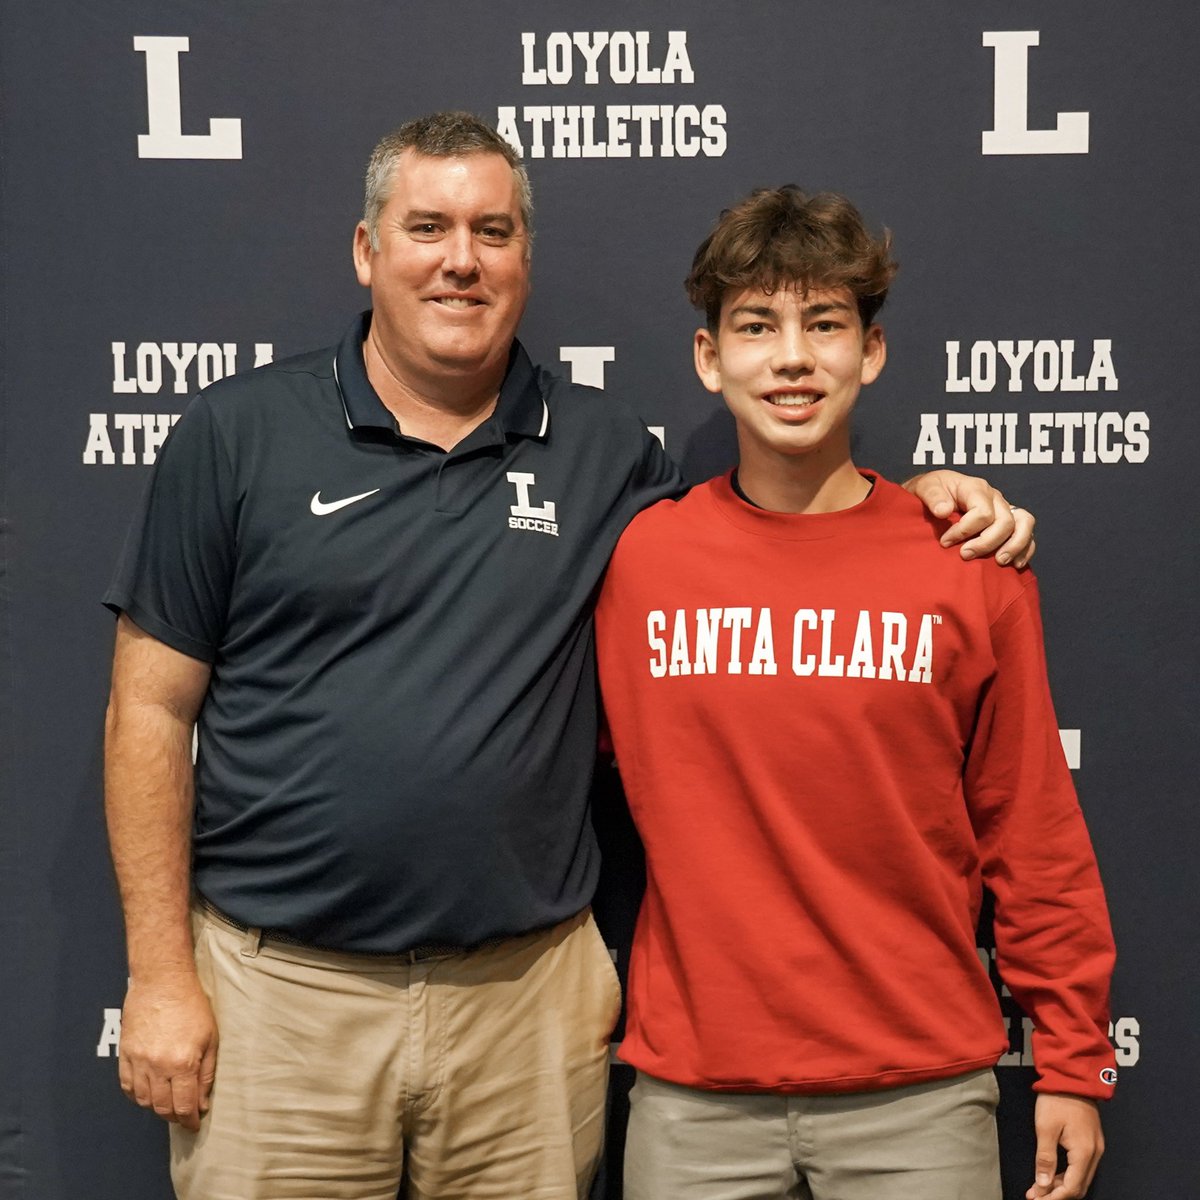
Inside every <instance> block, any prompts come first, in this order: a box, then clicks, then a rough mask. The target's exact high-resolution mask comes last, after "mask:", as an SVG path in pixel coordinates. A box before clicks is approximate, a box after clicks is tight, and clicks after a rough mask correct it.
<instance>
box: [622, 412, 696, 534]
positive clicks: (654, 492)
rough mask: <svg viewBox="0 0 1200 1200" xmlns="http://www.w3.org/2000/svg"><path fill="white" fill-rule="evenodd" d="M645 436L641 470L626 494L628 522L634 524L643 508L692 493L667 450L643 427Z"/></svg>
mask: <svg viewBox="0 0 1200 1200" xmlns="http://www.w3.org/2000/svg"><path fill="white" fill-rule="evenodd" d="M641 434H642V444H641V449H640V455H639V458H638V462H637V466H636V468H635V469H634V471H633V473H632V474H631V475H630V477H629V483H628V485H627V487H626V490H625V497H624V499H625V508H626V512H625V519H626V521H631V520H632V519H633V518H634V517H635V516H637V514H638V513H640V512H641V511H642V509H643V508H649V507H650V505H651V504H656V503H657V502H658V501H659V500H665V499H666V498H667V497H679V496H682V495H683V494H684V492H686V491H687V490H688V489H687V485H686V484H685V483H684V482H683V473H682V472H681V471H680V470H679V468H678V467H677V466H676V465H675V460H674V459H672V458H671V457H670V455H668V454H667V452H666V451H665V450H664V449H663V446H662V442H660V441H659V440H658V438H656V437H655V436H654V434H652V433H651V432H650V430H648V429H647V428H645V426H642V427H641Z"/></svg>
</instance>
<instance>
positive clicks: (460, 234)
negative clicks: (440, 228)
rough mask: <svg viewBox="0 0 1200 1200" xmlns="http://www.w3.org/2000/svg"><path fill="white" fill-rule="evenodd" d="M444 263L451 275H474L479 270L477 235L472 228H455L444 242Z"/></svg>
mask: <svg viewBox="0 0 1200 1200" xmlns="http://www.w3.org/2000/svg"><path fill="white" fill-rule="evenodd" d="M442 249H443V252H444V257H443V260H442V265H443V266H444V268H445V269H446V271H447V272H448V273H449V274H451V275H459V276H463V275H474V274H475V273H476V272H477V271H478V270H479V254H478V251H477V249H476V246H475V235H474V233H473V232H472V231H471V230H470V229H466V228H454V229H452V230H450V232H449V233H448V234H447V235H446V239H445V241H444V242H443V243H442Z"/></svg>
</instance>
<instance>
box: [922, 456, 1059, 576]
mask: <svg viewBox="0 0 1200 1200" xmlns="http://www.w3.org/2000/svg"><path fill="white" fill-rule="evenodd" d="M904 487H905V488H906V489H907V490H908V491H910V492H912V494H913V495H914V496H916V497H917V498H918V499H919V500H920V501H921V502H922V503H923V504H924V505H925V507H926V508H927V509H929V511H930V512H931V513H933V515H934V516H935V517H942V518H946V519H948V518H950V517H953V515H954V514H955V513H956V512H957V513H961V514H962V516H961V517H960V518H959V519H958V521H957V522H956V523H955V524H954V525H952V526H951V527H950V528H949V529H947V530H946V532H945V534H944V535H943V537H942V545H943V546H955V545H959V546H960V547H961V548H960V550H959V553H960V554H961V555H962V556H963V558H966V559H971V558H986V557H987V556H988V555H989V554H995V556H996V561H997V562H998V563H999V564H1000V565H1001V566H1002V567H1007V566H1008V565H1009V564H1011V565H1012V566H1014V567H1024V566H1027V565H1028V563H1029V560H1030V559H1031V558H1033V556H1034V553H1035V552H1036V550H1037V543H1036V542H1035V541H1034V540H1033V527H1034V525H1035V524H1036V523H1037V522H1036V518H1035V517H1034V515H1033V513H1031V512H1029V511H1028V510H1027V509H1024V508H1013V507H1012V505H1010V504H1009V503H1008V501H1007V500H1005V498H1004V496H1003V495H1002V494H1001V493H1000V492H999V491H998V490H997V489H996V488H994V487H992V485H991V484H990V483H988V481H987V480H986V479H978V478H976V477H975V476H974V475H963V474H960V473H959V472H958V471H927V472H926V473H925V474H924V475H916V476H914V477H913V478H912V479H910V480H908V481H907V482H906V483H905V484H904Z"/></svg>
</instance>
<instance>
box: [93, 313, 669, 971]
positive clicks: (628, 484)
mask: <svg viewBox="0 0 1200 1200" xmlns="http://www.w3.org/2000/svg"><path fill="white" fill-rule="evenodd" d="M369 319H370V314H364V316H363V317H362V318H360V319H359V321H357V322H356V323H355V324H354V326H353V327H352V328H351V329H350V330H349V331H348V333H347V334H346V336H345V338H344V339H343V340H342V342H341V344H340V345H339V346H338V347H336V348H332V349H328V350H323V351H319V352H316V353H312V354H307V355H302V356H300V357H297V358H293V359H289V360H286V361H283V362H280V363H276V364H272V365H270V366H266V367H261V368H259V369H257V370H255V371H252V372H249V373H247V374H244V375H238V376H233V377H231V378H228V379H225V380H222V381H220V382H218V383H215V384H213V385H212V386H211V387H209V388H207V389H205V390H204V391H203V392H201V393H200V394H198V395H197V396H196V397H195V398H194V399H193V400H192V401H191V402H190V404H189V405H188V407H187V410H186V412H185V413H184V415H183V417H182V418H181V420H180V421H179V423H178V424H177V425H176V427H175V429H174V430H173V431H172V433H171V435H170V436H169V437H168V439H167V441H166V444H165V445H164V447H163V449H162V451H161V452H160V454H159V458H158V462H157V464H156V466H155V469H154V473H153V476H152V478H151V480H150V484H149V488H148V491H147V494H146V498H145V500H144V502H143V507H142V510H141V512H140V514H139V515H138V517H137V519H136V520H135V522H134V524H133V527H132V529H131V531H130V535H129V539H128V542H127V544H126V547H125V553H124V556H123V558H122V562H121V566H120V568H119V571H118V575H117V578H116V581H115V582H114V584H113V586H112V587H111V588H110V590H109V591H108V593H107V594H106V595H105V598H104V599H105V603H106V604H107V605H108V606H109V607H110V608H112V609H114V610H115V611H122V612H125V613H127V614H128V615H129V617H130V618H131V619H132V620H133V621H134V622H135V623H136V624H137V625H139V626H140V627H141V628H142V629H144V630H145V631H146V632H147V633H149V634H151V635H152V636H154V637H155V638H158V639H159V640H160V641H162V642H165V643H166V644H168V645H170V646H173V647H174V648H175V649H177V650H180V651H182V652H183V653H184V654H188V655H191V656H193V657H195V658H199V659H202V660H204V661H205V662H208V663H211V665H212V676H211V682H210V685H209V690H208V694H207V696H206V697H205V700H204V704H203V707H202V710H201V713H200V718H199V757H198V761H197V766H196V811H195V828H194V875H195V884H196V887H197V889H198V890H199V892H200V893H201V894H202V895H203V896H205V897H207V898H208V899H209V900H210V901H212V903H213V904H215V905H216V906H217V907H218V908H220V909H221V910H222V911H224V912H225V913H227V914H228V915H229V916H231V917H233V918H234V919H235V920H238V921H241V922H243V923H245V924H248V925H261V926H264V927H266V928H271V929H277V930H281V931H286V932H287V933H289V934H291V935H293V936H295V937H297V938H300V939H302V940H303V941H305V942H308V943H311V944H313V945H317V946H326V947H332V948H338V949H345V950H354V951H365V952H394V951H399V950H403V949H406V948H409V947H413V946H417V945H421V944H423V943H429V942H444V943H453V944H457V945H471V944H473V943H476V942H479V941H482V940H484V939H486V938H489V937H494V936H498V935H510V934H519V933H524V932H526V931H529V930H532V929H537V928H541V927H544V926H547V925H551V924H554V923H555V922H557V921H559V920H562V919H564V918H566V917H568V916H570V915H571V914H573V913H575V912H578V911H579V910H580V909H581V908H583V907H584V906H585V905H586V904H587V903H588V901H589V900H590V898H591V895H592V891H593V889H594V886H595V881H596V875H597V870H598V853H597V849H596V845H595V841H594V838H593V835H592V831H591V826H590V822H589V821H588V819H587V817H588V814H587V797H588V789H589V783H590V777H591V768H592V762H593V757H594V751H595V739H596V698H595V679H594V662H593V644H592V638H593V634H592V605H593V601H594V596H595V591H596V588H597V585H598V583H599V581H600V577H601V575H602V573H603V571H604V568H605V565H606V564H607V562H608V557H609V554H610V553H611V551H612V548H613V546H614V545H615V543H616V540H617V537H618V536H619V535H620V533H621V531H622V530H623V529H624V527H625V525H626V524H627V522H628V521H629V520H630V518H631V517H632V516H633V515H634V514H635V513H636V512H637V511H638V510H639V509H641V508H643V507H645V506H646V505H647V504H650V503H652V502H653V501H655V500H657V499H660V498H662V497H663V496H667V495H672V494H677V493H678V492H679V491H680V490H681V483H680V477H679V474H678V472H677V470H676V468H675V467H674V465H673V464H672V463H671V462H670V460H669V459H668V458H667V457H666V455H665V454H664V452H663V450H662V448H661V446H660V445H659V443H658V442H657V441H656V439H655V438H654V437H652V436H651V435H650V434H649V433H648V432H647V430H646V429H645V427H644V426H643V425H642V423H641V422H640V421H639V420H638V418H637V417H636V416H635V415H634V414H633V413H632V411H630V410H629V409H628V408H627V407H625V406H624V405H623V404H621V403H620V402H618V401H616V400H615V399H613V398H612V397H611V396H609V395H606V394H603V393H601V392H598V391H596V390H594V389H592V388H587V387H582V386H579V385H576V384H571V383H567V382H565V381H564V380H562V379H559V378H557V377H556V376H554V375H551V374H550V373H549V372H547V371H544V370H542V369H540V368H538V367H536V366H534V365H533V364H532V363H531V362H530V360H529V358H528V356H527V355H526V353H525V351H524V350H523V349H522V348H521V346H520V345H519V344H518V343H514V345H513V349H512V353H511V356H510V359H509V365H508V370H507V374H506V376H505V379H504V383H503V386H502V388H501V391H500V397H499V401H498V403H497V406H496V410H495V412H494V413H493V415H492V416H491V417H489V418H488V420H486V421H485V422H484V423H483V424H482V425H480V426H479V427H478V428H476V429H475V430H473V431H472V432H471V434H470V435H469V436H468V437H467V438H466V439H464V440H463V441H462V442H460V443H459V444H458V445H457V446H455V447H454V448H453V450H451V451H449V452H446V451H443V450H441V449H440V448H438V447H436V446H432V445H430V444H429V443H426V442H421V441H418V440H416V439H411V438H407V437H405V436H404V435H403V434H402V433H401V432H400V430H399V428H398V426H397V424H396V421H395V419H394V418H393V417H392V415H391V414H390V413H389V412H388V410H387V409H386V408H385V407H384V405H383V403H382V402H381V401H380V399H379V397H378V395H377V394H376V393H375V391H374V389H373V388H372V387H371V385H370V383H369V382H368V380H367V376H366V371H365V368H364V366H363V359H362V341H363V338H364V336H365V333H366V329H367V323H368V322H369Z"/></svg>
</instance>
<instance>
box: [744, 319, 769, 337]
mask: <svg viewBox="0 0 1200 1200" xmlns="http://www.w3.org/2000/svg"><path fill="white" fill-rule="evenodd" d="M766 329H767V327H766V325H764V324H763V322H762V321H747V322H746V324H745V325H743V326H742V329H741V331H742V333H749V334H754V335H757V334H760V333H765V332H766Z"/></svg>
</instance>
